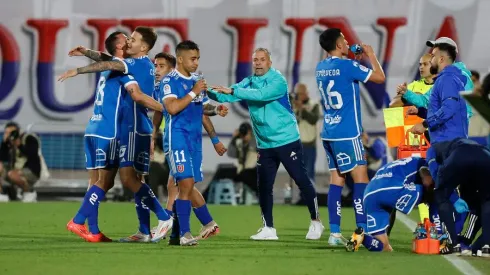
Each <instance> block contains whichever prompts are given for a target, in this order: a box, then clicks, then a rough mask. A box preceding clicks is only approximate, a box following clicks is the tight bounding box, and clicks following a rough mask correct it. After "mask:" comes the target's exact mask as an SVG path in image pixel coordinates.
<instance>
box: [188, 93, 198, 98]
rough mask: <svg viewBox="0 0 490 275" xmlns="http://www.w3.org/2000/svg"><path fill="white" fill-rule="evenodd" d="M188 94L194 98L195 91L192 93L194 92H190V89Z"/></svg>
mask: <svg viewBox="0 0 490 275" xmlns="http://www.w3.org/2000/svg"><path fill="white" fill-rule="evenodd" d="M188 95H190V96H191V97H192V99H194V98H196V93H194V92H192V91H190V92H189V93H188Z"/></svg>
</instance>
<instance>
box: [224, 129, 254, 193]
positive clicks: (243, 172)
mask: <svg viewBox="0 0 490 275" xmlns="http://www.w3.org/2000/svg"><path fill="white" fill-rule="evenodd" d="M228 157H230V158H235V159H237V161H238V165H237V175H236V177H235V178H234V179H233V181H235V182H243V184H245V185H246V186H248V187H250V189H252V190H253V191H254V192H255V194H257V192H258V185H257V169H256V167H257V143H256V141H255V137H254V135H253V133H252V126H251V125H250V123H248V122H244V123H242V124H241V125H240V127H239V128H238V129H237V130H235V132H234V133H233V138H232V139H231V141H230V145H228Z"/></svg>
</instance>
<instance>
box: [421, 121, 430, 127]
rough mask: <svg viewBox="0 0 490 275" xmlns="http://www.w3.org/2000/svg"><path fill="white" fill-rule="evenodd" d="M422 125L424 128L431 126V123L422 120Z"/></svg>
mask: <svg viewBox="0 0 490 275" xmlns="http://www.w3.org/2000/svg"><path fill="white" fill-rule="evenodd" d="M422 126H424V128H429V123H427V120H424V121H422Z"/></svg>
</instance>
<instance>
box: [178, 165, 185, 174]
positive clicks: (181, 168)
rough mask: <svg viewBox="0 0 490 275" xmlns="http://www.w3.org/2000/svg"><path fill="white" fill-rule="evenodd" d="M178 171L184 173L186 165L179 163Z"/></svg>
mask: <svg viewBox="0 0 490 275" xmlns="http://www.w3.org/2000/svg"><path fill="white" fill-rule="evenodd" d="M177 171H178V172H179V173H183V172H184V165H183V164H179V165H177Z"/></svg>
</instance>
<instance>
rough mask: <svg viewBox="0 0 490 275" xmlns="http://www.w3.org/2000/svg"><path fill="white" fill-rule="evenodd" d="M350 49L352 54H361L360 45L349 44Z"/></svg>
mask: <svg viewBox="0 0 490 275" xmlns="http://www.w3.org/2000/svg"><path fill="white" fill-rule="evenodd" d="M350 51H351V52H353V53H354V54H361V53H362V52H363V51H362V47H361V45H359V44H354V45H352V46H350Z"/></svg>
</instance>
